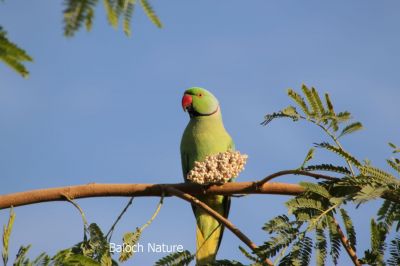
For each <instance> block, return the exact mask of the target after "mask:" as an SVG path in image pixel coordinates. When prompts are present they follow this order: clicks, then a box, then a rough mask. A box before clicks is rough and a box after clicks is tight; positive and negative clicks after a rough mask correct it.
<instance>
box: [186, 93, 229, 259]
mask: <svg viewBox="0 0 400 266" xmlns="http://www.w3.org/2000/svg"><path fill="white" fill-rule="evenodd" d="M182 107H183V109H184V111H188V113H189V116H190V121H189V123H188V125H187V126H186V129H185V131H184V133H183V136H182V140H181V147H180V150H181V160H182V171H183V177H184V179H185V182H188V181H187V180H186V176H187V174H188V172H189V171H190V170H191V169H192V168H193V167H194V162H195V161H199V162H201V161H203V160H204V159H205V158H206V157H207V156H209V155H213V154H217V153H219V152H225V151H228V150H234V149H235V145H234V143H233V141H232V138H231V137H230V136H229V134H228V132H226V130H225V128H224V124H223V122H222V116H221V110H220V106H219V103H218V100H217V98H215V96H214V95H213V94H212V93H211V92H209V91H207V90H205V89H203V88H198V87H193V88H190V89H188V90H186V91H185V93H184V95H183V98H182ZM198 199H199V200H201V201H203V202H204V203H206V204H207V205H208V206H210V207H211V208H213V209H214V210H215V211H217V212H218V213H219V214H221V215H222V216H224V217H226V218H227V217H228V213H229V208H230V197H228V196H219V195H217V196H209V195H208V196H199V197H198ZM192 208H193V212H194V215H195V217H196V246H197V253H196V263H197V265H207V264H208V263H210V262H213V261H215V257H216V255H217V252H218V248H219V245H220V244H221V240H222V234H223V232H224V228H223V226H222V225H221V224H220V223H219V222H218V221H217V220H215V219H214V218H213V217H212V216H210V215H209V214H207V213H206V212H204V211H203V210H202V209H201V208H198V207H196V206H193V205H192Z"/></svg>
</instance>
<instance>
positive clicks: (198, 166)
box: [187, 151, 248, 185]
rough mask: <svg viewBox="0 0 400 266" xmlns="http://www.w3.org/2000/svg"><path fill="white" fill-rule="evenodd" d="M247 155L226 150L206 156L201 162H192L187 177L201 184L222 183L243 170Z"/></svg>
mask: <svg viewBox="0 0 400 266" xmlns="http://www.w3.org/2000/svg"><path fill="white" fill-rule="evenodd" d="M247 157H248V156H247V155H246V154H241V153H240V152H238V151H226V152H220V153H217V154H215V155H210V156H207V157H206V159H205V160H204V161H203V162H197V161H196V162H195V163H194V167H193V169H192V170H191V171H190V172H189V173H188V175H187V179H188V180H189V181H191V182H193V183H197V184H201V185H208V184H224V183H226V182H229V180H231V179H232V178H234V177H237V176H238V175H239V173H240V172H241V171H243V169H244V165H245V164H246V161H247Z"/></svg>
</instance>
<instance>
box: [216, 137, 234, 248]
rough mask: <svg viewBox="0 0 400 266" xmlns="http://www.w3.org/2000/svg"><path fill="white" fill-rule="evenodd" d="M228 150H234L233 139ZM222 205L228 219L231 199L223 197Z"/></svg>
mask: <svg viewBox="0 0 400 266" xmlns="http://www.w3.org/2000/svg"><path fill="white" fill-rule="evenodd" d="M228 150H231V151H234V150H235V143H234V142H233V139H231V141H230V143H229V145H228ZM232 181H233V180H231V181H229V182H232ZM222 204H223V205H224V211H225V212H224V217H225V218H228V216H229V211H230V209H231V197H228V196H226V197H224V200H223V202H222ZM224 231H225V230H223V229H222V230H221V237H220V238H219V241H218V249H219V246H220V245H221V241H222V237H223V236H224Z"/></svg>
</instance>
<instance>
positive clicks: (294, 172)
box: [256, 170, 339, 187]
mask: <svg viewBox="0 0 400 266" xmlns="http://www.w3.org/2000/svg"><path fill="white" fill-rule="evenodd" d="M284 175H302V176H309V177H313V178H315V179H325V180H330V181H337V180H339V178H337V177H332V176H328V175H323V174H317V173H312V172H308V171H304V170H284V171H280V172H276V173H273V174H271V175H269V176H267V177H265V178H263V179H262V180H260V181H258V182H256V186H257V187H259V186H261V185H263V184H265V183H267V182H269V181H271V180H272V179H274V178H277V177H280V176H284Z"/></svg>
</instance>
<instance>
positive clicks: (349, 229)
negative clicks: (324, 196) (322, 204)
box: [340, 208, 357, 251]
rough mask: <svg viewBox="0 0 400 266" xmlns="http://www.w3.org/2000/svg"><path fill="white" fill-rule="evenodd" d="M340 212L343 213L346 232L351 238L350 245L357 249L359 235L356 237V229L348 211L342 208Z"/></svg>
mask: <svg viewBox="0 0 400 266" xmlns="http://www.w3.org/2000/svg"><path fill="white" fill-rule="evenodd" d="M340 214H341V215H342V219H343V223H344V228H345V229H346V233H347V236H348V239H349V243H348V244H349V245H350V246H351V247H352V248H353V249H354V251H355V250H356V245H357V237H356V231H355V230H354V226H353V222H352V220H351V218H350V216H349V215H348V213H347V212H346V210H345V209H342V208H341V209H340Z"/></svg>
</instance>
